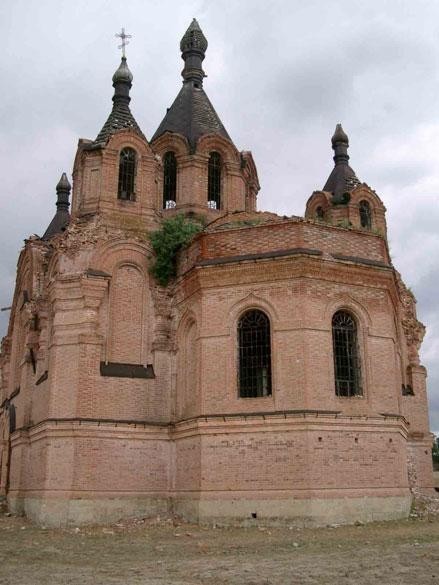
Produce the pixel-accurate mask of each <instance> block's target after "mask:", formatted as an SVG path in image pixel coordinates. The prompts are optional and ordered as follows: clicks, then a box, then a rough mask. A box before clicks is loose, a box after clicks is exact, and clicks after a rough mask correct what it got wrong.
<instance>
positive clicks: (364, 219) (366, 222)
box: [359, 200, 372, 230]
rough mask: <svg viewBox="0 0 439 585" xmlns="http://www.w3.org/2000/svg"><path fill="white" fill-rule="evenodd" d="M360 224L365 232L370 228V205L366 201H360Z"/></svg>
mask: <svg viewBox="0 0 439 585" xmlns="http://www.w3.org/2000/svg"><path fill="white" fill-rule="evenodd" d="M359 208H360V223H361V227H362V228H365V229H367V230H370V229H371V228H372V213H371V211H370V205H369V202H368V201H365V200H363V201H360V205H359Z"/></svg>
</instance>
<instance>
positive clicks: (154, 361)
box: [0, 131, 432, 524]
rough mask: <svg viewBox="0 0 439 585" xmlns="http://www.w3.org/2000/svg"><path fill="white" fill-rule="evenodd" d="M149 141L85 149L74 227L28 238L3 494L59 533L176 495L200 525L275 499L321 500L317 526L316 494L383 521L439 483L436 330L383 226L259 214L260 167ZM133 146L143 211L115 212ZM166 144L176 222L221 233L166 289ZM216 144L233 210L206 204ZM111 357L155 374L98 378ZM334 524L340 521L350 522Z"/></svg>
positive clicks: (1, 428)
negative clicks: (347, 386) (355, 357)
mask: <svg viewBox="0 0 439 585" xmlns="http://www.w3.org/2000/svg"><path fill="white" fill-rule="evenodd" d="M156 142H157V143H156V144H154V145H153V148H151V147H150V145H148V144H146V143H145V142H143V141H142V140H141V139H140V138H139V137H138V136H136V135H134V134H133V133H131V132H129V131H128V132H121V133H117V134H116V135H114V136H113V138H112V139H111V141H110V142H109V144H108V145H107V148H106V149H104V150H103V151H91V150H86V149H84V148H83V147H84V144H85V143H81V145H80V149H79V152H78V156H77V159H76V162H75V169H74V201H73V211H74V221H73V223H72V224H71V226H70V227H69V229H68V230H67V232H66V233H65V234H63V235H60V236H57V237H56V238H55V239H54V240H53V241H52V242H51V243H50V244H47V243H44V242H41V241H40V240H30V241H28V242H27V243H26V246H25V249H24V251H23V252H22V254H21V256H20V260H19V266H18V276H17V288H16V292H15V296H14V303H13V307H12V311H11V324H10V327H9V330H8V335H7V337H6V338H5V339H4V341H3V344H2V354H1V357H0V366H1V397H2V398H1V400H2V404H3V410H2V412H1V416H0V439H1V443H0V445H1V446H2V458H1V459H0V461H1V469H0V481H1V489H2V490H3V492H5V491H6V490H8V494H9V498H10V500H11V502H12V501H14V502H15V504H14V505H16V507H17V509H19V508H20V506H22V508H21V509H23V510H27V509H29V510H30V509H31V508H32V510H33V511H32V517H34V518H36V519H38V518H40V519H42V518H44V521H50V518H51V512H50V510H51V509H53V510H55V509H56V510H58V511H57V512H56V513H55V512H53V522H54V523H55V522H56V523H58V524H62V523H63V522H64V523H65V522H67V521H74V520H75V518H76V519H77V520H78V521H92V520H93V503H94V502H95V503H96V510H98V509H99V514H97V515H96V517H94V520H95V521H98V520H99V521H100V520H102V519H105V518H106V517H108V518H110V517H111V518H113V517H115V514H120V515H123V514H124V511H125V513H126V514H130V513H136V511H137V512H138V513H142V514H144V513H147V511H148V510H150V512H151V513H156V512H157V510H158V509H162V508H160V506H162V507H163V502H164V501H165V502H166V501H175V502H176V503H178V502H180V504H181V502H184V505H185V506H186V508H185V507H184V506H183V508H181V509H182V510H183V511H184V510H189V509H190V510H191V512H190V513H191V515H192V516H193V517H195V518H196V517H197V513H198V512H197V510H198V511H200V510H201V508H203V505H204V508H203V510H204V511H203V514H204V515H205V516H207V517H208V516H209V506H211V513H212V516H215V510H214V508H215V506H216V505H218V506H219V507H221V506H222V504H223V503H224V502H232V503H231V504H230V506H231V507H229V508H227V506H226V508H223V507H221V510H226V512H221V513H222V514H223V515H225V516H227V515H228V514H230V516H234V517H239V516H240V515H243V514H244V515H245V514H247V512H248V511H245V510H247V508H245V505H244V504H243V503H242V502H247V501H252V502H253V501H254V502H265V503H264V506H265V507H264V510H265V512H264V513H265V514H266V516H267V517H270V516H271V517H273V518H274V517H276V516H279V515H280V514H282V513H283V512H282V510H285V507H282V506H287V507H289V506H290V504H291V502H293V501H296V500H301V501H309V507H308V508H307V509H306V511H305V512H303V513H304V514H305V513H306V514H309V515H311V516H312V514H313V512H312V509H313V502H315V501H316V498H317V499H318V500H319V502H320V500H324V501H327V504H325V505H327V509H328V510H329V509H330V507H331V506H332V504H331V502H335V501H337V502H339V500H340V499H343V498H347V499H350V500H352V501H356V502H357V499H358V498H359V500H358V502H363V500H362V498H389V500H388V501H389V502H390V503H389V507H390V508H392V509H390V508H389V510H388V511H387V512H386V514H387V517H393V516H394V515H398V514H399V515H401V514H403V513H404V511H405V512H406V511H407V505H406V503H407V501H408V500H407V498H408V496H409V493H410V492H409V489H412V490H416V489H422V490H428V489H431V486H432V475H431V451H430V443H429V441H430V438H429V432H428V418H427V398H426V389H425V376H426V373H425V370H424V368H423V367H422V366H421V365H420V364H419V356H418V349H419V346H420V344H421V342H422V336H423V327H422V325H421V324H420V323H419V322H418V321H417V319H416V312H415V305H414V299H413V297H412V296H411V295H410V293H409V291H407V289H406V288H405V287H404V285H403V284H402V281H401V280H400V278H399V275H398V274H397V273H396V272H395V270H394V269H393V267H392V266H391V264H390V260H389V256H388V250H387V245H386V240H385V238H384V237H383V236H385V232H383V231H382V235H381V236H379V235H376V234H374V233H371V232H366V231H364V230H360V229H344V228H342V227H334V226H331V225H328V224H324V223H319V222H317V221H314V219H313V217H314V216H313V213H314V211H315V210H314V207H315V205H316V204H317V203H318V202H322V201H323V199H322V197H323V195H322V194H318V193H317V194H314V195H313V196H312V197H311V199H310V200H309V201H308V206H307V218H308V219H303V218H290V219H288V218H286V219H282V218H280V217H277V216H275V215H274V214H266V213H265V214H258V213H255V198H256V192H257V189H258V183H257V174H256V170H255V168H253V167H254V163H253V162H252V159H251V158H249V157H250V155H249V153H242V154H239V153H238V152H237V151H236V149H234V147H233V146H232V145H230V144H225V143H224V142H223V141H222V140H217V139H215V138H214V137H210V138H209V139H208V138H207V137H206V138H205V139H204V141H202V143H201V142H200V145H199V148H198V150H197V151H196V152H195V153H190V152H189V151H188V150H187V144H186V143H185V141H184V140H183V139H182V138H181V137H176V136H169V135H167V136H163V137H161V138H160V139H158V140H157V141H156ZM127 145H129V146H131V147H132V148H135V149H136V152H137V153H138V166H137V177H136V198H135V201H120V200H117V173H118V153H119V150H120V149H121V148H123V147H124V146H127ZM170 148H174V149H175V152H176V154H177V160H178V164H179V175H178V195H177V198H178V205H177V212H178V211H180V210H186V211H196V212H200V211H203V212H205V214H206V217H207V218H208V220H209V221H211V223H210V224H209V225H208V226H207V228H206V229H205V231H204V232H203V233H202V234H200V235H199V236H197V237H196V238H195V240H194V241H193V242H192V244H191V245H190V246H189V247H188V248H186V249H185V250H183V251H182V252H181V254H180V258H179V264H178V278H177V279H176V281H175V282H172V283H171V284H170V286H169V287H167V288H166V289H163V288H161V287H159V286H157V284H156V283H155V282H154V281H153V279H152V277H151V275H150V273H149V269H150V266H151V262H152V261H153V254H152V251H151V247H150V244H149V241H148V238H147V233H148V231H150V230H152V229H155V228H156V227H157V225H158V222H159V220H160V218H161V217H163V214H162V211H161V206H162V167H161V157H162V156H163V154H164V153H165V152H166V151H167V150H168V149H170ZM212 149H216V150H218V151H220V152H221V154H222V157H223V160H224V165H225V166H224V174H223V182H224V183H223V207H224V209H222V210H220V211H218V210H210V211H209V210H207V208H206V200H205V196H206V181H207V171H206V164H207V160H208V154H209V152H210V151H211V150H212ZM156 155H157V156H156ZM358 189H359V190H358V192H355V194H354V195H355V196H353V197H352V199H351V202H350V204H349V206H348V209H347V211H346V210H345V211H343V213H345V212H346V213H348V215H349V214H350V215H349V218H351V220H352V221H351V223H353V225H354V227H355V228H358V227H359V225H358V221H357V219H358V218H357V219H355V218H356V216H355V214H357V215H358V202H359V200H360V199H359V198H360V197H369V196H370V201H371V204H372V203H373V205H375V207H374V208H373V212H374V218H375V219H376V221H378V220H379V221H381V224H380V225H381V228H382V230H384V228H385V219H384V211H383V210H384V208H383V206H382V204H381V203H380V202H379V200H378V199H374V196H373V193H372V192H370V190H369V191H368V190H367V189H366V190H364V189H365V188H363V187H361V188H358ZM361 189H363V190H361ZM366 191H367V193H366ZM380 205H381V207H380ZM313 206H314V207H313ZM175 212H176V211H175V210H168V211H165V212H164V215H165V216H167V215H172V214H173V213H175ZM235 212H236V213H235ZM334 214H335V211H334ZM380 214H382V215H380ZM334 217H335V215H334ZM355 222H357V223H355ZM24 291H26V294H24ZM254 308H257V309H260V310H262V311H264V312H265V313H266V315H267V316H268V318H269V321H270V329H271V351H272V395H271V396H266V397H263V398H240V397H239V391H238V377H237V372H238V362H237V360H238V352H237V324H238V321H239V318H240V316H241V315H242V314H243V312H244V311H246V310H248V309H254ZM339 309H344V310H348V311H350V312H351V313H352V315H353V316H354V318H355V321H356V323H357V328H358V345H359V355H360V365H361V380H362V395H361V396H355V397H351V398H344V397H338V396H336V393H335V386H334V365H333V350H332V325H331V323H332V316H333V315H334V313H335V312H336V311H337V310H339ZM101 362H104V363H107V362H116V363H128V364H137V365H147V364H149V365H150V366H152V368H153V371H154V378H151V379H137V378H124V377H106V376H102V375H101V373H100V364H101ZM37 382H38V384H37ZM403 387H404V395H403V393H402V388H403ZM407 389H411V390H412V392H413V394H410V392H407ZM18 390H19V391H18ZM11 404H13V405H14V406H15V408H16V430H15V431H14V432H13V433H12V434H10V433H9V430H8V429H9V420H10V417H11ZM9 445H10V447H11V460H10V464H9ZM133 498H134V499H135V503H133V501H134V500H133ZM392 498H396V500H393V499H392ZM398 498H400V499H399V500H398ZM116 500H117V503H115V501H116ZM36 501H38V502H39V503H40V504H41V508H39V507H38V506H36V504H35V502H36ZM61 501H63V502H68V506H67V508H66V507H62V506H61V505H60V504H59V502H61ZM124 501H125V502H127V504H126V508H124V504H123V502H124ZM128 501H129V502H130V504H128ZM154 501H155V502H156V503H157V502H161V503H160V504H159V503H157V505H154ZM20 502H21V503H20ZM26 502H28V504H26ZM55 502H58V503H57V504H56V505H55ZM78 502H79V503H78ZM98 502H99V505H98ZM136 502H140V503H138V504H137V503H136ZM203 502H204V504H203ZM206 502H207V503H206ZM209 502H210V503H209ZM212 502H213V503H212ZM215 502H216V504H215ZM239 502H241V504H240V503H239ZM273 502H275V503H274V504H273ZM276 502H277V504H276ZM395 502H396V503H395ZM180 504H179V505H180ZM235 504H236V505H235ZM181 505H183V504H181ZM261 505H262V504H261ZM356 505H358V506H363V504H359V503H358V504H356ZM374 505H375V504H374ZM26 506H28V507H27V508H26ZM51 506H52V508H51ZM57 506H58V507H57ZM60 506H61V507H60ZM75 506H76V507H75ZM81 506H82V508H81ZM136 506H137V507H136ZM233 506H235V508H233ZM291 506H292V504H291ZM319 506H320V507H321V506H322V504H321V502H320V503H319ZM337 506H339V504H337ZM364 506H366V507H367V504H364ZM404 506H405V507H404ZM319 509H321V508H319ZM81 510H82V512H81ZM84 510H86V512H84ZM106 510H108V514H107V516H106V513H107V512H106ZM206 510H207V512H206ZM233 510H235V511H233ZM337 510H338V511H337V512H336V514H337V518H338V520H339V521H348V520H349V521H351V520H352V519H353V516H352V513H350V515H343V514H344V513H343V511H340V510H342V508H337ZM401 510H402V511H401ZM75 514H76V516H75ZM81 514H83V515H81ZM200 514H201V512H200ZM55 516H56V519H55ZM192 516H191V517H192ZM322 517H323V516H322Z"/></svg>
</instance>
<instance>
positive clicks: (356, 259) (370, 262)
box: [331, 254, 392, 268]
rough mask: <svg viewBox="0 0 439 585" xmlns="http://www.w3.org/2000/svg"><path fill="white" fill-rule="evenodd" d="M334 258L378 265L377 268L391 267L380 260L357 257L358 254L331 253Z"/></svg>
mask: <svg viewBox="0 0 439 585" xmlns="http://www.w3.org/2000/svg"><path fill="white" fill-rule="evenodd" d="M331 256H332V257H333V258H334V259H335V260H346V261H347V262H355V264H366V266H378V267H379V268H392V267H391V266H390V264H386V263H385V262H380V261H379V260H369V258H359V257H358V256H344V255H343V254H331Z"/></svg>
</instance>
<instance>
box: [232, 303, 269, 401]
mask: <svg viewBox="0 0 439 585" xmlns="http://www.w3.org/2000/svg"><path fill="white" fill-rule="evenodd" d="M238 360H239V368H238V376H239V378H238V387H239V396H240V397H241V398H256V397H259V396H270V395H271V340H270V321H269V319H268V317H267V315H266V314H265V313H263V312H262V311H258V310H256V309H252V310H251V311H247V312H246V313H244V314H243V315H242V317H241V318H240V320H239V322H238Z"/></svg>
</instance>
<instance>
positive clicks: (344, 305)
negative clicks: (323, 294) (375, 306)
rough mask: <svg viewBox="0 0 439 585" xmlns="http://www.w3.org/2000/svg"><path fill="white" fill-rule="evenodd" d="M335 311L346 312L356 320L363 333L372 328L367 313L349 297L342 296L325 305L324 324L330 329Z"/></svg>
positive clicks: (364, 308)
mask: <svg viewBox="0 0 439 585" xmlns="http://www.w3.org/2000/svg"><path fill="white" fill-rule="evenodd" d="M337 311H348V312H349V313H351V314H352V316H353V317H354V318H355V319H357V321H358V324H359V326H360V327H361V329H362V330H363V331H365V332H367V331H368V330H369V328H370V327H372V319H371V316H370V313H369V311H368V310H367V309H366V307H364V306H363V305H362V304H361V303H359V302H358V301H357V300H356V299H354V298H353V297H352V296H351V295H343V296H342V297H339V298H338V299H335V300H331V301H330V302H328V303H327V305H326V307H325V310H324V323H327V324H328V323H329V325H328V327H329V328H330V327H331V323H332V317H333V315H334V314H335V313H336V312H337Z"/></svg>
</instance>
